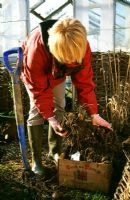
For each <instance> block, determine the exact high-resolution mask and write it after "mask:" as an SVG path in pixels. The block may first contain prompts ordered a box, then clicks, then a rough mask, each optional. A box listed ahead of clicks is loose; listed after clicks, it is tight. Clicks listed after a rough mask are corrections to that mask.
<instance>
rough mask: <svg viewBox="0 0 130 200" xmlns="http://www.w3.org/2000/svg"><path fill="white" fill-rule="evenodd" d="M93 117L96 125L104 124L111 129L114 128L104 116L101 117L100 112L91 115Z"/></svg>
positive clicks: (93, 122)
mask: <svg viewBox="0 0 130 200" xmlns="http://www.w3.org/2000/svg"><path fill="white" fill-rule="evenodd" d="M91 118H92V124H93V125H96V126H104V127H106V128H108V129H110V130H113V129H112V127H111V124H110V123H109V122H107V121H106V120H104V119H103V118H102V117H100V115H99V114H94V115H91Z"/></svg>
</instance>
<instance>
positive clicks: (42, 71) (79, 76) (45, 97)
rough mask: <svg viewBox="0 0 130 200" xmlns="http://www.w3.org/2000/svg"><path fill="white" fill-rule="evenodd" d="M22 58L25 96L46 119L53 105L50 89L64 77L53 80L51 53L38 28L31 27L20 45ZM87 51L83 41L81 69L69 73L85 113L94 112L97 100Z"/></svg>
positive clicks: (50, 113)
mask: <svg viewBox="0 0 130 200" xmlns="http://www.w3.org/2000/svg"><path fill="white" fill-rule="evenodd" d="M22 49H23V54H24V60H23V67H22V72H21V79H22V81H23V82H24V84H25V85H26V87H27V88H28V89H29V96H30V98H32V100H33V101H34V102H35V105H36V107H37V108H38V110H39V112H40V113H41V115H42V116H43V117H44V118H45V119H47V118H49V117H52V116H53V115H54V114H53V110H54V104H53V93H52V88H54V87H55V86H56V85H58V84H60V83H61V82H62V81H64V80H65V78H66V75H68V73H66V74H65V75H64V77H62V78H59V79H55V78H54V76H53V74H52V71H53V66H52V55H51V54H50V53H49V52H48V50H47V49H46V47H45V45H44V42H43V37H42V35H41V31H40V28H39V27H38V28H37V29H35V30H34V31H33V32H32V34H31V35H30V36H29V37H28V38H27V40H26V41H25V42H24V43H23V45H22ZM90 62H91V50H90V46H89V43H87V50H86V54H85V57H84V60H83V66H84V68H83V69H82V70H80V71H78V72H75V73H72V74H70V76H71V79H72V82H73V84H74V85H75V88H76V90H77V96H78V100H79V102H80V104H81V105H86V109H87V111H88V112H89V114H96V113H97V112H98V111H97V101H96V97H95V92H94V88H95V85H94V83H93V80H92V79H93V71H92V67H91V63H90Z"/></svg>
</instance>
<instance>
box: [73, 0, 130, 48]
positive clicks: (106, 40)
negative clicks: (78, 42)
mask: <svg viewBox="0 0 130 200" xmlns="http://www.w3.org/2000/svg"><path fill="white" fill-rule="evenodd" d="M74 8H75V17H76V18H77V19H79V20H80V21H81V22H82V23H83V24H84V25H85V27H86V29H87V31H88V39H89V41H90V43H91V47H92V50H93V51H108V50H110V51H113V50H120V49H121V50H123V51H130V34H129V33H130V14H129V13H130V6H129V5H128V4H125V3H122V2H121V1H118V0H116V1H115V0H109V1H104V0H80V1H78V0H75V7H74Z"/></svg>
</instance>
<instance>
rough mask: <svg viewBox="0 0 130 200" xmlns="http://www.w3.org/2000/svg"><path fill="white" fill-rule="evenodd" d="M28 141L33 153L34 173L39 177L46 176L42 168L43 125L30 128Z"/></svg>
mask: <svg viewBox="0 0 130 200" xmlns="http://www.w3.org/2000/svg"><path fill="white" fill-rule="evenodd" d="M27 129H28V139H29V144H30V148H31V153H32V171H33V172H34V173H35V174H38V175H44V168H43V166H42V158H41V152H42V138H43V125H36V126H28V127H27Z"/></svg>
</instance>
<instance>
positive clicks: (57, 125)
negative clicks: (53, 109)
mask: <svg viewBox="0 0 130 200" xmlns="http://www.w3.org/2000/svg"><path fill="white" fill-rule="evenodd" d="M48 122H49V123H50V125H51V126H52V128H53V129H54V131H55V133H56V134H57V135H60V136H61V137H66V136H67V135H68V132H67V131H65V130H63V128H62V127H61V125H60V123H59V122H58V121H57V120H56V118H55V116H53V117H50V118H48Z"/></svg>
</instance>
